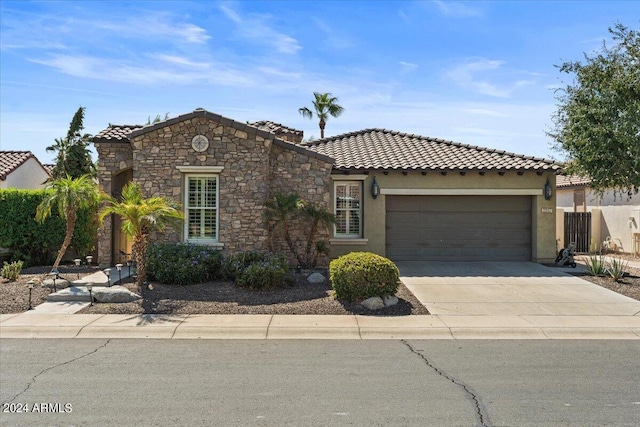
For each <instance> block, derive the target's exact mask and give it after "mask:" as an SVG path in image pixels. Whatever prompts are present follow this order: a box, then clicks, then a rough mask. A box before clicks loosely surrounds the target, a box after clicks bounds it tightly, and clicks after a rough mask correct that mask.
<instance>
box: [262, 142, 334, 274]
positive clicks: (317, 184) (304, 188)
mask: <svg viewBox="0 0 640 427" xmlns="http://www.w3.org/2000/svg"><path fill="white" fill-rule="evenodd" d="M332 168H333V163H331V162H328V161H326V160H324V159H319V158H316V157H315V156H314V153H312V152H308V153H306V152H296V151H292V150H289V149H286V148H284V147H282V146H280V145H276V144H274V145H273V147H272V149H271V170H270V173H271V179H270V188H269V195H270V197H273V196H274V195H275V194H276V193H282V194H289V193H296V194H298V196H300V197H301V198H302V199H304V200H306V201H308V202H311V203H313V204H315V205H316V206H318V207H323V208H325V209H327V210H329V211H331V206H330V201H331V194H330V190H331V178H330V175H331V170H332ZM300 231H301V232H300V233H294V234H293V238H294V239H298V240H300V241H301V242H306V240H305V239H304V237H306V236H305V233H304V231H306V230H304V229H302V228H300ZM330 236H331V230H328V229H320V230H319V232H318V236H317V237H318V238H319V239H324V240H327V241H328V240H329V238H330ZM270 249H272V250H273V251H275V252H282V253H289V247H288V246H287V244H286V242H285V241H284V239H283V238H282V237H281V236H279V235H274V236H271V240H270ZM289 260H290V261H294V259H293V254H289ZM294 264H295V263H294ZM327 264H328V258H326V257H322V258H320V260H319V265H325V266H326V265H327Z"/></svg>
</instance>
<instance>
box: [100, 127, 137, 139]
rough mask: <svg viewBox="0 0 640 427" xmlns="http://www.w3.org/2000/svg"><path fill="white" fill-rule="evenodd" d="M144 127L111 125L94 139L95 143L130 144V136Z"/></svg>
mask: <svg viewBox="0 0 640 427" xmlns="http://www.w3.org/2000/svg"><path fill="white" fill-rule="evenodd" d="M143 127H144V126H143V125H110V126H109V127H108V128H106V129H105V130H103V131H100V132H99V133H98V134H97V135H95V136H94V137H93V142H130V141H129V134H130V133H131V132H133V131H134V130H138V129H141V128H143Z"/></svg>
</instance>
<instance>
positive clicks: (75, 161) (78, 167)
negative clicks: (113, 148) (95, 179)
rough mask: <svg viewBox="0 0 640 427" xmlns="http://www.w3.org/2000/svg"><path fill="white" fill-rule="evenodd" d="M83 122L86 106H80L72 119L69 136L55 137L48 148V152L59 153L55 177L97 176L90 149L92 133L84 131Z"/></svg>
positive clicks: (54, 172)
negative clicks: (53, 142)
mask: <svg viewBox="0 0 640 427" xmlns="http://www.w3.org/2000/svg"><path fill="white" fill-rule="evenodd" d="M83 122H84V107H80V108H78V111H76V113H75V114H74V115H73V118H72V119H71V123H70V124H69V131H68V132H67V136H66V137H65V138H57V139H55V144H53V145H50V146H48V147H47V148H46V150H47V152H50V153H53V152H55V153H57V154H56V163H55V166H54V168H53V171H52V175H53V178H54V179H58V178H64V177H66V176H67V175H68V176H70V177H72V178H79V177H81V176H82V175H90V176H96V166H95V164H94V163H93V160H92V159H91V152H90V151H89V144H90V143H91V136H92V135H91V134H88V133H84V134H83V133H82V130H83V129H84V124H83Z"/></svg>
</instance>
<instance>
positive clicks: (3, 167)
mask: <svg viewBox="0 0 640 427" xmlns="http://www.w3.org/2000/svg"><path fill="white" fill-rule="evenodd" d="M32 157H33V158H34V159H36V161H37V162H38V163H40V161H39V160H38V159H37V158H36V156H34V155H33V153H32V152H31V151H0V181H4V180H6V179H7V176H8V175H9V174H10V173H11V172H13V171H14V170H16V169H18V167H20V165H22V164H23V163H24V162H26V161H27V160H29V159H30V158H32ZM43 168H44V169H45V171H47V173H49V174H51V172H50V171H49V170H48V169H47V168H45V167H44V166H43Z"/></svg>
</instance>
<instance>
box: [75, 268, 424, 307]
mask: <svg viewBox="0 0 640 427" xmlns="http://www.w3.org/2000/svg"><path fill="white" fill-rule="evenodd" d="M125 286H126V287H127V288H128V289H129V290H131V291H133V292H136V293H140V290H139V289H138V287H137V285H135V284H133V283H127V284H125ZM150 288H151V289H143V290H142V297H143V299H142V300H140V301H136V302H131V303H125V304H96V305H94V306H92V307H86V308H84V309H83V310H81V311H80V312H79V313H100V314H116V313H118V314H142V313H146V314H371V315H379V316H405V315H417V314H429V311H428V310H427V309H426V308H425V307H424V306H423V305H422V304H420V302H419V301H418V300H417V299H416V297H415V296H413V294H412V293H411V292H410V291H409V290H408V289H407V288H406V287H405V286H404V285H400V288H399V289H398V293H397V294H396V296H397V297H398V299H399V302H398V304H397V305H395V306H391V307H386V308H383V309H381V310H376V311H375V312H372V311H369V310H367V309H366V308H364V307H363V306H361V305H360V304H356V303H342V302H340V301H337V300H335V299H334V298H333V296H332V289H331V286H330V285H329V284H327V283H325V284H310V283H308V282H307V281H306V279H305V277H304V276H301V277H299V278H298V279H297V280H296V284H295V285H294V286H291V287H285V288H281V289H273V290H267V291H256V290H251V289H247V288H241V287H239V286H236V285H235V284H233V283H232V282H229V281H215V282H210V283H201V284H198V285H189V286H175V285H165V284H159V283H152V284H151V285H150Z"/></svg>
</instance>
